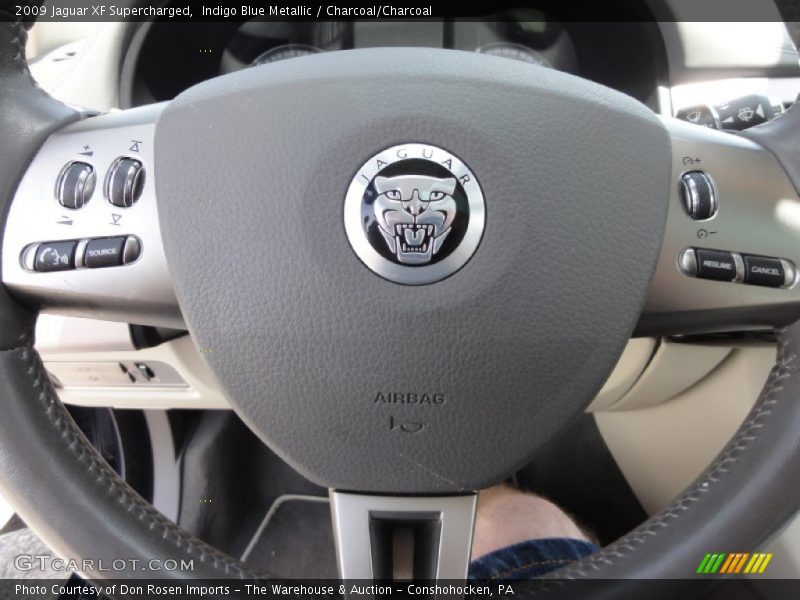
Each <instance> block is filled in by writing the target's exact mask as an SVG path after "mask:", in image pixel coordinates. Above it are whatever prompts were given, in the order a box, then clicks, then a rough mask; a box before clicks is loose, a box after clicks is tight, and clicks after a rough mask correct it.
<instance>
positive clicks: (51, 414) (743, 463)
mask: <svg viewBox="0 0 800 600" xmlns="http://www.w3.org/2000/svg"><path fill="white" fill-rule="evenodd" d="M24 42H25V29H24V27H23V25H22V23H20V22H16V23H2V24H0V81H2V83H3V85H2V86H1V87H0V98H2V107H3V112H2V114H1V115H0V139H3V140H4V146H3V148H2V149H0V209H2V214H4V215H5V214H6V212H7V207H8V204H9V203H10V199H11V197H12V195H13V190H14V189H15V187H16V184H17V182H18V180H19V178H20V176H21V173H22V172H23V171H24V168H25V166H26V165H27V164H28V163H29V162H30V159H31V157H32V156H33V154H34V153H35V151H36V149H37V148H38V147H39V145H40V144H41V143H42V141H43V140H44V139H45V138H46V137H47V135H48V134H49V133H50V132H51V131H53V130H55V129H57V128H59V127H61V126H63V125H64V124H66V123H68V122H70V121H72V120H76V119H77V118H78V115H77V113H76V112H75V111H74V110H72V109H70V108H68V107H65V106H64V105H63V104H61V103H59V102H58V101H56V100H54V99H52V98H50V97H49V96H47V95H46V94H45V93H44V92H43V91H42V90H40V89H38V88H37V87H36V86H35V83H34V82H33V80H32V78H31V76H30V74H29V72H28V69H27V64H26V62H25V59H24ZM799 127H800V107H798V106H797V105H795V106H794V107H793V108H792V109H791V110H789V111H788V112H787V113H786V114H785V115H783V116H782V117H779V118H778V119H776V120H775V121H774V122H772V123H769V124H767V125H765V126H763V127H762V128H759V129H757V130H754V131H753V132H751V134H750V135H751V137H753V138H755V139H757V140H758V141H759V142H760V143H761V144H763V145H765V146H767V147H768V148H771V149H772V150H773V151H774V152H775V154H776V155H777V156H778V157H779V159H780V160H781V162H782V163H783V164H784V167H785V168H786V170H787V172H788V173H789V175H790V176H793V177H794V182H795V185H796V186H798V187H799V188H800V179H798V178H797V177H796V175H797V173H798V165H800V156H799V155H798V147H797V144H796V143H793V144H792V143H787V142H785V140H786V139H787V137H789V138H790V136H787V134H786V133H785V132H793V131H797V130H798V128H799ZM34 321H35V316H34V315H33V314H32V313H30V312H29V311H28V310H27V309H25V308H24V307H21V306H20V305H19V304H18V303H17V302H16V301H15V300H13V299H12V298H11V297H10V296H9V295H8V294H7V292H6V291H5V289H4V288H0V398H1V399H2V402H3V403H4V407H3V408H4V418H3V419H1V420H0V490H1V491H2V493H3V495H4V496H5V497H6V498H8V499H9V500H10V502H11V503H12V505H13V506H14V507H15V509H16V510H17V511H18V512H19V514H20V516H21V517H22V518H23V519H24V520H25V521H26V522H27V523H28V524H29V525H30V526H31V527H32V528H33V529H34V530H35V531H37V532H38V533H40V534H41V535H42V537H44V538H45V539H46V540H47V541H48V543H50V544H51V545H52V546H53V549H54V550H55V551H56V552H57V553H59V554H62V555H65V556H72V557H88V556H115V557H116V556H121V557H125V558H134V559H137V558H138V559H142V560H146V559H147V560H149V559H158V558H161V559H180V558H191V559H194V567H195V568H194V571H192V572H180V571H176V572H171V573H169V575H170V576H171V577H182V578H208V579H213V578H220V577H237V578H259V577H262V576H263V575H262V574H260V573H258V572H255V571H253V570H251V569H250V568H249V567H247V566H246V565H244V564H242V563H241V562H240V561H238V560H236V559H234V558H232V557H230V556H227V555H225V554H224V553H221V552H219V551H217V550H215V549H213V548H211V547H210V546H208V545H207V544H205V543H204V542H202V541H200V540H198V539H196V538H194V537H193V536H191V535H189V534H187V533H185V532H183V531H181V530H180V528H179V527H178V526H177V525H175V524H174V523H171V522H170V521H169V520H168V519H166V518H165V517H164V516H163V515H161V514H160V513H158V512H157V511H156V510H155V509H154V508H153V507H152V506H150V505H149V504H148V503H147V502H146V501H145V500H143V499H142V498H141V497H140V496H139V495H138V494H137V493H136V492H135V491H133V490H132V489H131V488H130V487H129V486H128V485H127V484H126V483H125V482H124V481H122V480H121V479H120V478H119V477H118V476H117V475H116V474H115V473H114V472H113V470H112V469H111V468H110V467H109V466H108V465H107V464H106V463H105V462H104V461H103V459H102V458H101V457H100V456H99V454H98V453H97V452H96V451H95V450H94V449H93V448H92V447H91V445H90V444H89V442H88V441H87V439H86V438H85V437H84V436H83V434H82V433H81V432H80V431H79V430H78V428H77V426H76V425H75V423H74V422H73V421H72V419H71V417H70V416H69V414H68V413H67V411H66V410H65V408H64V406H63V405H62V404H61V402H60V400H59V399H58V396H57V395H56V393H55V390H54V389H53V387H52V385H51V384H50V382H49V380H48V378H47V376H46V373H45V371H44V367H43V365H42V363H41V361H40V359H39V357H38V355H37V353H36V351H35V350H34V348H33V334H32V331H33V325H34ZM777 333H778V340H779V352H778V359H777V362H776V365H775V367H774V368H773V370H772V372H771V374H770V376H769V379H768V380H767V382H766V384H765V387H764V390H763V391H762V393H761V395H760V397H759V399H758V401H757V402H756V404H755V406H754V408H753V409H752V411H751V412H750V414H749V415H748V417H747V418H746V420H745V421H744V423H743V424H742V426H741V427H740V428H739V430H738V431H737V433H736V434H735V435H734V437H733V438H732V440H731V441H730V442H729V444H728V445H727V446H726V448H725V449H724V450H723V451H722V453H721V454H720V455H719V456H718V457H717V459H716V460H715V461H714V462H713V463H712V465H711V466H710V467H709V468H708V469H707V470H706V471H705V472H704V473H703V474H702V475H701V476H700V477H698V479H697V480H696V481H695V482H694V483H693V484H692V485H691V486H690V487H689V488H688V489H687V490H686V491H685V492H684V493H683V494H681V495H680V496H679V497H678V498H677V499H676V500H675V501H674V502H673V503H672V504H670V506H668V507H667V508H666V509H664V510H663V511H661V512H660V513H659V514H657V515H655V516H654V517H652V518H650V519H649V520H648V521H646V522H645V523H644V524H642V525H641V526H639V527H637V528H636V529H635V530H633V531H632V532H630V533H629V534H627V535H626V536H624V537H623V538H621V539H620V540H618V541H617V542H615V543H613V544H611V545H610V546H608V547H606V548H604V549H603V550H601V551H599V552H598V553H596V554H594V555H592V556H590V557H588V558H586V559H584V560H581V561H578V562H575V563H573V564H571V565H569V566H568V567H566V568H564V569H561V570H559V571H556V572H555V573H553V574H552V575H551V577H552V578H556V579H558V578H593V577H594V578H609V579H628V578H679V577H684V576H687V575H688V574H690V573H692V572H693V569H694V566H695V565H696V563H697V555H698V554H700V555H701V556H702V554H703V553H704V552H706V551H707V549H708V548H709V547H736V548H741V547H748V548H752V547H755V546H757V545H758V544H759V543H761V542H763V541H764V540H765V539H766V538H767V537H769V536H770V535H771V534H772V533H774V532H775V531H777V530H779V528H780V527H781V526H782V524H784V523H785V522H786V521H787V520H788V519H790V518H791V517H792V516H793V515H794V514H795V512H796V511H797V509H798V506H799V505H800V403H798V401H797V399H798V398H800V378H798V376H797V374H798V367H799V366H800V365H798V352H799V351H800V324H794V325H791V326H789V327H786V328H784V329H781V330H779V331H778V332H777ZM54 489H57V490H58V493H57V494H54V493H53V490H54ZM756 502H758V503H759V505H760V506H761V510H759V511H753V510H751V507H752V506H754V505H755V504H756ZM743 515H746V516H743ZM87 575H90V576H97V577H102V576H103V574H102V573H87ZM137 575H138V576H141V573H137V572H130V573H117V574H116V576H127V577H136V576H137Z"/></svg>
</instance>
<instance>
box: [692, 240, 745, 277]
mask: <svg viewBox="0 0 800 600" xmlns="http://www.w3.org/2000/svg"><path fill="white" fill-rule="evenodd" d="M695 254H696V256H697V276H698V277H700V278H701V279H715V280H717V281H733V280H734V278H735V277H736V262H735V261H734V259H733V254H731V253H730V252H722V251H720V250H704V249H702V248H696V249H695Z"/></svg>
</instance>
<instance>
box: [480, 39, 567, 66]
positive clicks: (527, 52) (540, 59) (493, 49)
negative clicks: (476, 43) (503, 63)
mask: <svg viewBox="0 0 800 600" xmlns="http://www.w3.org/2000/svg"><path fill="white" fill-rule="evenodd" d="M476 52H480V53H481V54H490V55H492V56H501V57H503V58H510V59H512V60H519V61H522V62H526V63H530V64H533V65H542V66H543V67H552V65H551V64H550V62H549V61H548V60H547V59H546V58H545V57H544V56H542V55H541V54H539V53H538V52H537V51H536V50H533V49H531V48H528V47H527V46H523V45H522V44H513V43H511V42H497V43H494V44H486V45H485V46H481V47H480V48H478V49H477V50H476Z"/></svg>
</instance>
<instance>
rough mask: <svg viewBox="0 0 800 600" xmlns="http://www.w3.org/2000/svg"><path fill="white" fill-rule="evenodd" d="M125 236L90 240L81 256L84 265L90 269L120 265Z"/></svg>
mask: <svg viewBox="0 0 800 600" xmlns="http://www.w3.org/2000/svg"><path fill="white" fill-rule="evenodd" d="M126 239H127V238H126V237H125V236H122V237H113V238H101V239H97V240H90V241H89V242H88V243H87V244H86V252H85V253H84V255H83V261H84V264H85V265H86V266H87V267H88V268H90V269H96V268H98V267H116V266H118V265H121V264H122V249H123V247H124V246H125V240H126Z"/></svg>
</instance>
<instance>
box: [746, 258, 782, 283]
mask: <svg viewBox="0 0 800 600" xmlns="http://www.w3.org/2000/svg"><path fill="white" fill-rule="evenodd" d="M742 258H743V259H744V282H745V283H749V284H751V285H766V286H769V287H781V286H782V285H783V284H784V278H785V273H784V272H783V265H782V264H781V261H780V260H779V259H777V258H769V257H766V256H750V255H748V254H745V255H743V256H742Z"/></svg>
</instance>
